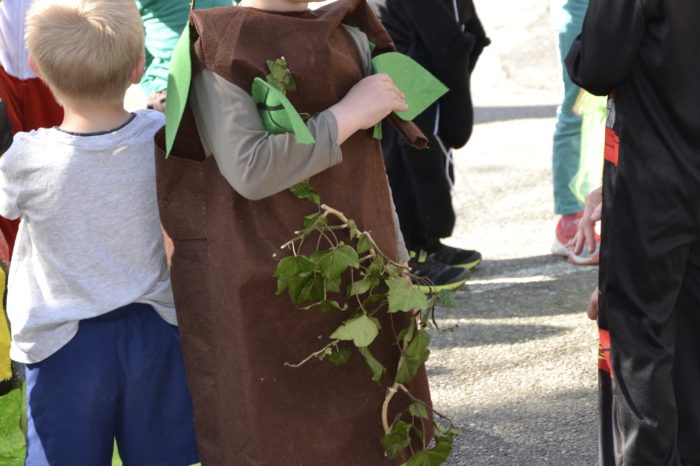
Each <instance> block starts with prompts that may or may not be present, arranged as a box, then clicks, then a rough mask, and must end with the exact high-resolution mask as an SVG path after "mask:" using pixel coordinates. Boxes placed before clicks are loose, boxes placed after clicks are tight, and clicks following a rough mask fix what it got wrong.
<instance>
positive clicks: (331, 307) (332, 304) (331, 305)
mask: <svg viewBox="0 0 700 466" xmlns="http://www.w3.org/2000/svg"><path fill="white" fill-rule="evenodd" d="M317 306H318V307H319V308H320V309H321V310H322V311H323V312H325V313H326V314H330V313H331V312H333V311H345V310H347V309H348V305H347V304H345V305H343V306H341V305H340V304H339V303H338V302H337V301H322V302H321V303H319V304H318V305H317Z"/></svg>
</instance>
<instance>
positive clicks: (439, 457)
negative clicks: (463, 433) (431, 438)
mask: <svg viewBox="0 0 700 466" xmlns="http://www.w3.org/2000/svg"><path fill="white" fill-rule="evenodd" d="M453 439H454V437H453V435H451V434H448V435H446V436H439V435H438V436H436V437H435V446H433V448H431V449H429V450H424V451H419V452H418V453H416V454H415V455H413V456H412V457H411V459H409V460H408V461H407V462H406V463H404V464H402V465H401V466H440V465H441V464H442V463H444V462H445V461H447V458H449V456H450V453H451V452H452V441H453Z"/></svg>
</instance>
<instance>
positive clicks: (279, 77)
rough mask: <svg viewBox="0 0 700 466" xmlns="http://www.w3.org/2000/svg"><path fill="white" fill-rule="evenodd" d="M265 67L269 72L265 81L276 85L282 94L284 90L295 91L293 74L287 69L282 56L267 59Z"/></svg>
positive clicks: (285, 61)
mask: <svg viewBox="0 0 700 466" xmlns="http://www.w3.org/2000/svg"><path fill="white" fill-rule="evenodd" d="M267 68H268V69H269V70H270V74H268V75H267V77H266V79H267V82H268V83H270V84H271V85H273V86H274V87H276V88H277V89H278V90H279V91H280V92H282V93H283V94H284V93H285V92H286V91H296V89H297V86H296V82H295V81H294V76H293V75H292V72H291V71H290V70H289V66H288V65H287V60H285V58H284V57H281V58H278V59H276V60H267Z"/></svg>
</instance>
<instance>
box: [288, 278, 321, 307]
mask: <svg viewBox="0 0 700 466" xmlns="http://www.w3.org/2000/svg"><path fill="white" fill-rule="evenodd" d="M325 284H326V281H325V279H324V277H323V275H321V274H320V273H311V274H308V275H307V276H305V277H302V281H301V283H300V285H301V286H300V287H299V288H297V287H292V286H290V287H289V297H290V298H291V300H292V302H293V303H294V304H295V305H296V306H305V305H308V304H312V303H318V302H320V301H323V300H324V299H325V297H326V286H325Z"/></svg>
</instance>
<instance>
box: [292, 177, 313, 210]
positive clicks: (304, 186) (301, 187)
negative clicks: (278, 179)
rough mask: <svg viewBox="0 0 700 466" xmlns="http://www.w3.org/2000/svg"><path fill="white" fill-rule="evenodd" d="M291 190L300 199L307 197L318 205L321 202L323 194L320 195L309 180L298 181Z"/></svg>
mask: <svg viewBox="0 0 700 466" xmlns="http://www.w3.org/2000/svg"><path fill="white" fill-rule="evenodd" d="M289 190H290V191H291V192H292V193H293V194H294V195H295V196H296V197H298V198H299V199H306V200H309V201H311V202H313V203H314V204H316V205H320V204H321V196H319V195H318V193H317V192H316V191H314V189H313V188H312V187H311V185H310V184H309V181H308V180H306V181H302V182H301V183H297V184H295V185H294V186H292V187H291V188H289Z"/></svg>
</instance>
